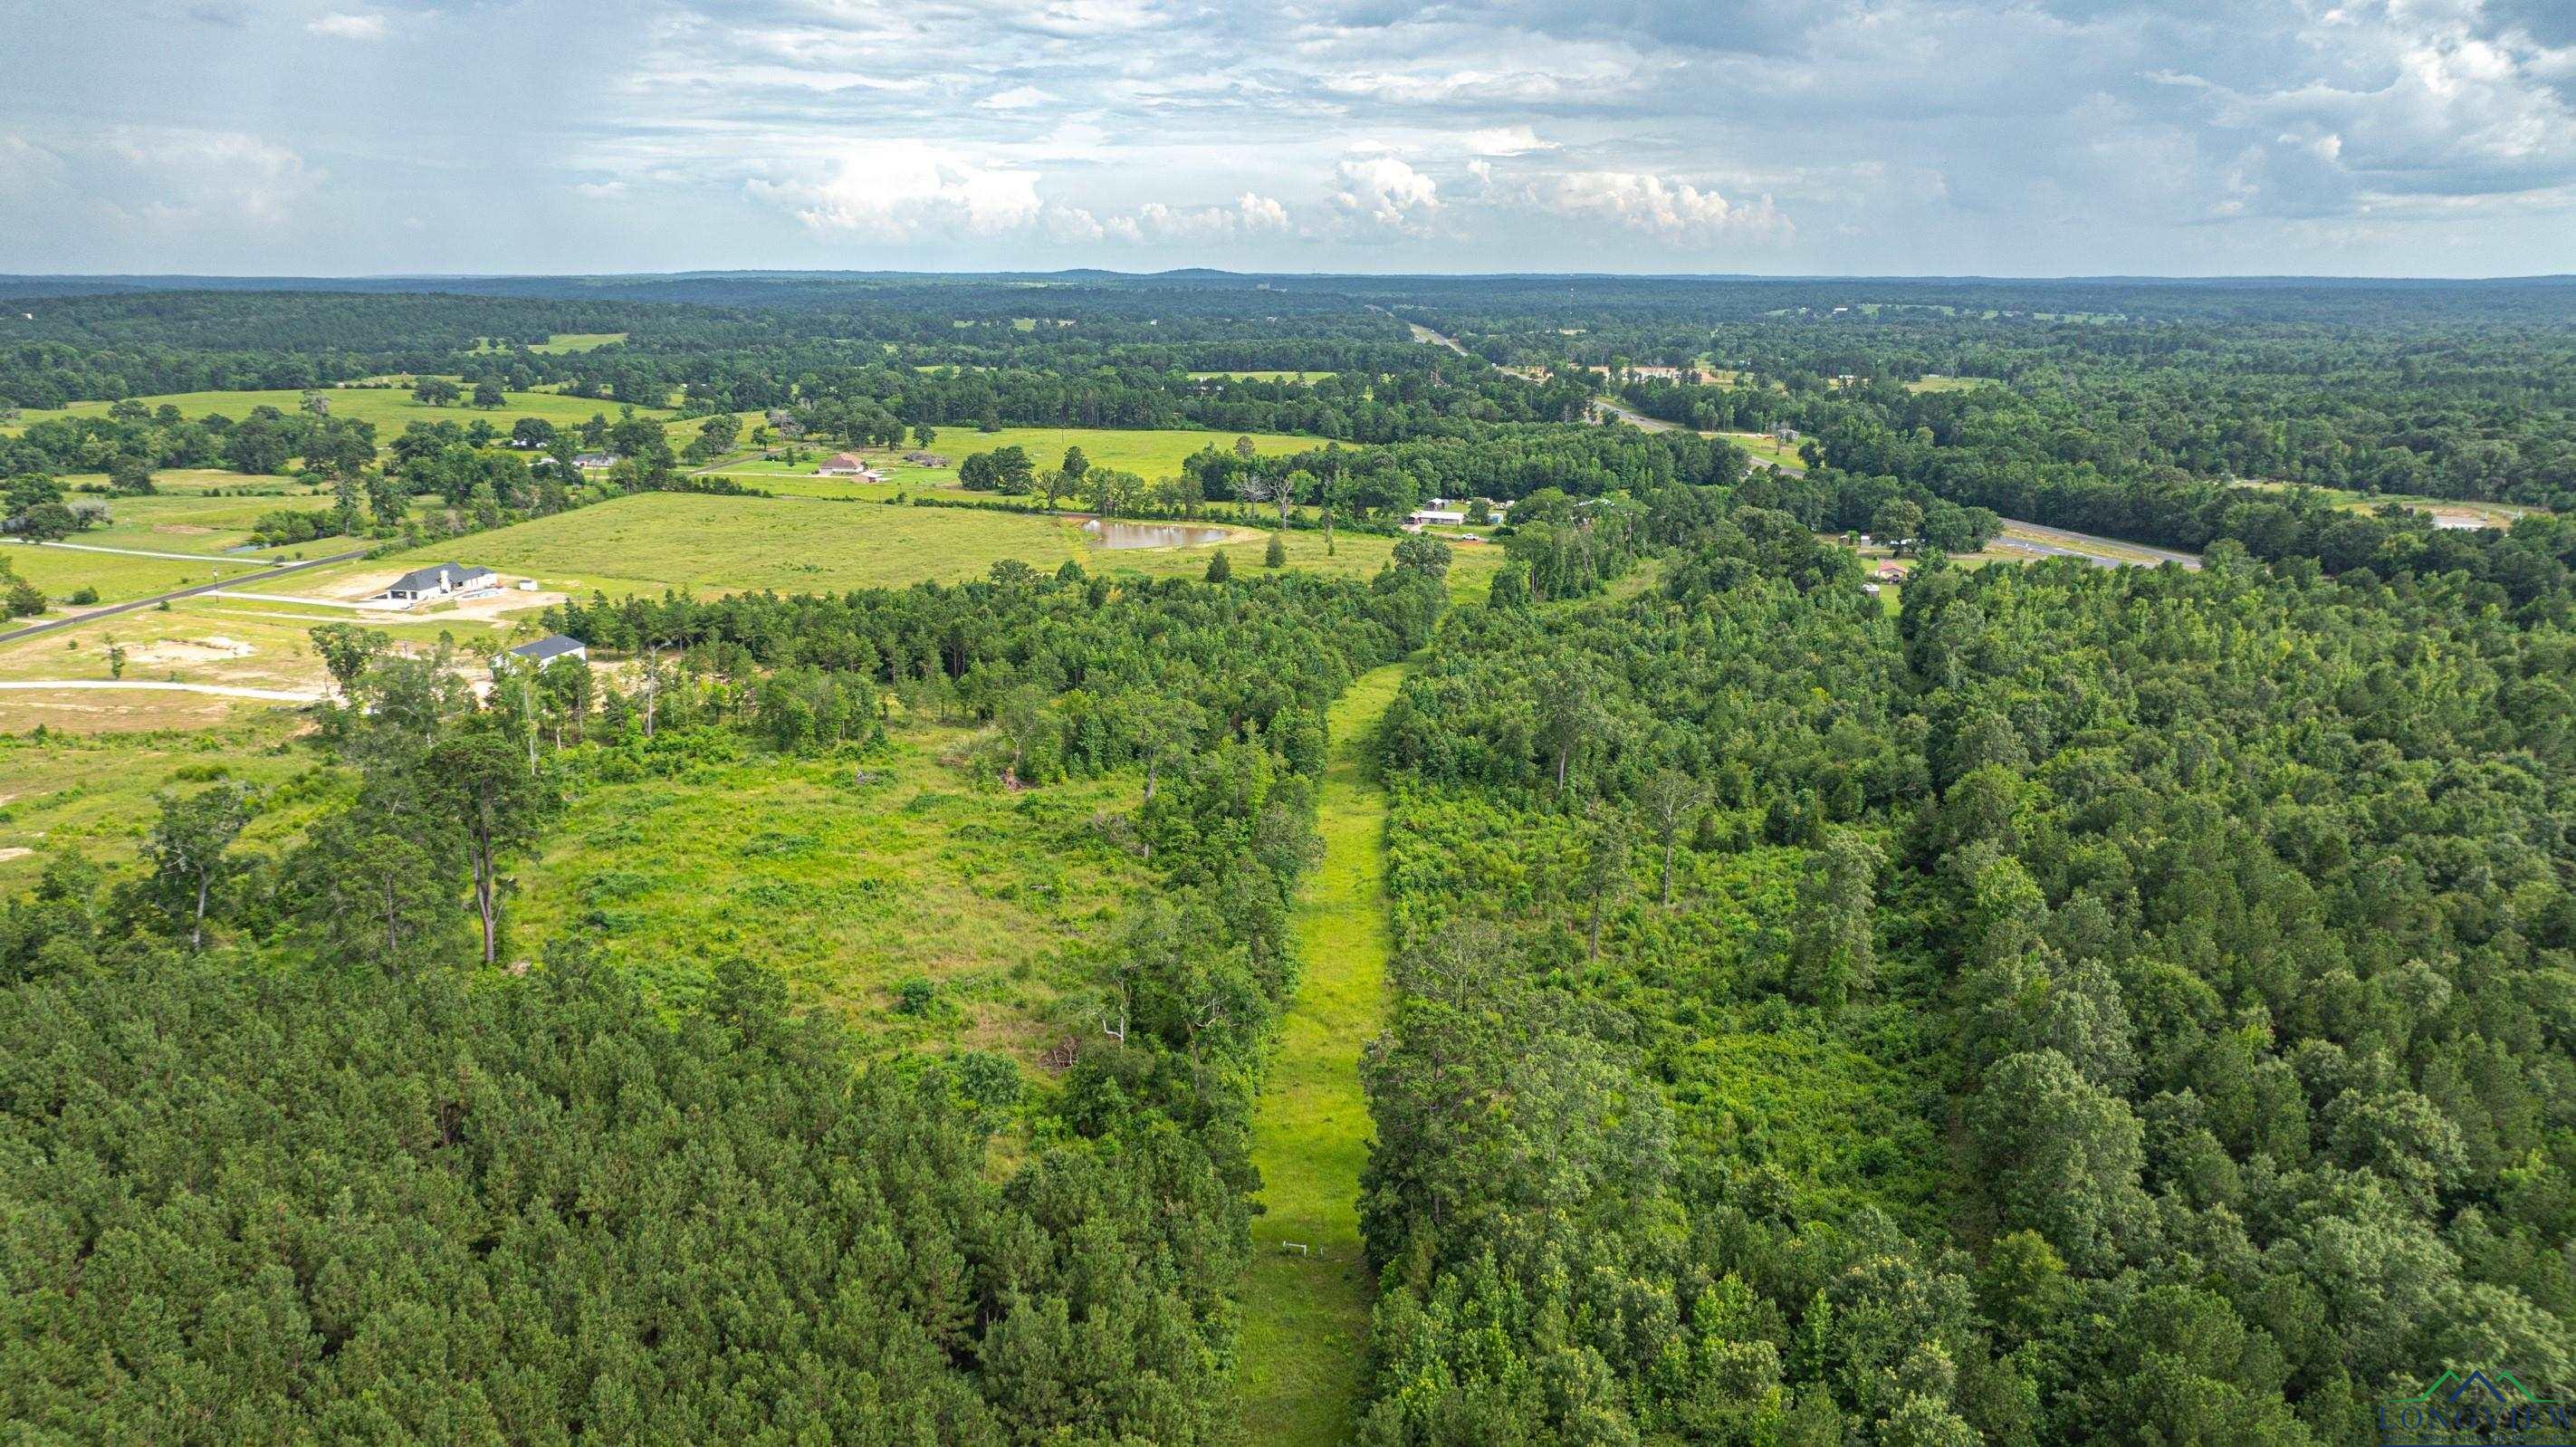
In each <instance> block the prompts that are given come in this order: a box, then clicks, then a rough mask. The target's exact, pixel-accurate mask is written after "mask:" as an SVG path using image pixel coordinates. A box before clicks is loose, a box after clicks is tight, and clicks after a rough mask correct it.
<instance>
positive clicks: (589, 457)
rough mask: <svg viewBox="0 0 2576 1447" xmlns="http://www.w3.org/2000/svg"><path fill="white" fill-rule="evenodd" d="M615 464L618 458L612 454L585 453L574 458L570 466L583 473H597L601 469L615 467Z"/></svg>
mask: <svg viewBox="0 0 2576 1447" xmlns="http://www.w3.org/2000/svg"><path fill="white" fill-rule="evenodd" d="M617 462H618V457H617V454H616V453H614V452H585V453H582V454H581V455H579V456H577V457H575V458H574V459H573V460H572V465H573V466H575V467H578V468H580V469H582V470H583V471H584V472H597V471H599V470H600V469H602V468H608V467H615V466H616V465H617Z"/></svg>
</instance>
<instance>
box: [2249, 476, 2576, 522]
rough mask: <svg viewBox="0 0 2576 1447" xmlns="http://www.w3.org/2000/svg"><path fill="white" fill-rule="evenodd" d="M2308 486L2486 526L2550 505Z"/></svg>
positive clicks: (2345, 499) (2363, 506)
mask: <svg viewBox="0 0 2576 1447" xmlns="http://www.w3.org/2000/svg"><path fill="white" fill-rule="evenodd" d="M2237 486H2239V487H2255V488H2261V489H2263V490H2264V491H2266V492H2291V491H2295V490H2297V489H2299V488H2301V487H2303V486H2305V484H2303V483H2295V482H2280V481H2275V480H2268V479H2267V480H2264V481H2259V482H2240V483H2238V484H2237ZM2308 490H2309V491H2311V492H2314V493H2316V494H2317V495H2319V496H2320V497H2322V498H2324V499H2325V500H2326V501H2327V502H2328V503H2329V504H2331V505H2333V506H2335V507H2338V508H2341V509H2343V510H2344V511H2346V512H2376V511H2378V510H2379V509H2380V508H2382V507H2385V506H2388V505H2389V504H2392V503H2393V504H2395V505H2397V506H2398V507H2402V508H2405V509H2406V510H2408V511H2409V512H2420V513H2426V514H2429V515H2431V516H2432V517H2433V518H2435V519H2436V520H2438V521H2447V522H2452V523H2454V524H2460V523H2471V522H2474V523H2476V524H2479V525H2481V526H2485V527H2497V528H2510V527H2512V526H2513V522H2514V519H2516V518H2519V517H2528V516H2531V515H2534V514H2537V515H2539V516H2542V517H2546V516H2548V515H2549V509H2547V508H2545V507H2533V506H2530V505H2529V504H2527V503H2517V502H2476V501H2469V500H2466V499H2461V498H2450V497H2424V496H2422V495H2420V494H2416V493H2395V492H2355V491H2353V490H2352V489H2350V488H2343V487H2316V488H2309V489H2308Z"/></svg>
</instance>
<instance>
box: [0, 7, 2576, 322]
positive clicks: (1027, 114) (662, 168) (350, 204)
mask: <svg viewBox="0 0 2576 1447" xmlns="http://www.w3.org/2000/svg"><path fill="white" fill-rule="evenodd" d="M0 32H5V33H6V34H7V35H8V37H9V46H8V48H9V50H10V51H11V53H12V54H11V61H10V64H9V67H8V69H9V83H8V84H7V85H5V86H0V271H42V272H54V271H82V272H100V271H144V272H170V271H183V272H223V273H268V274H278V273H297V274H333V275H337V274H372V273H388V272H425V271H427V272H563V271H594V272H595V271H619V270H666V269H678V268H718V267H723V268H732V267H848V268H901V269H940V270H969V269H991V268H996V267H1014V268H1017V267H1027V268H1048V269H1052V268H1056V267H1065V266H1108V267H1116V268H1120V269H1127V270H1144V269H1158V268H1162V267H1170V266H1189V265H1213V266H1224V267H1229V268H1235V269H1243V270H1251V269H1266V270H1296V271H1407V270H1421V271H1498V270H1572V269H1580V270H1597V271H1694V272H1773V273H1781V272H1788V273H1907V274H1920V273H1934V274H1957V273H1982V274H1992V275H2064V274H2102V273H2155V274H2212V273H2282V272H2302V273H2355V274H2409V275H2500V274H2514V275H2518V274H2530V273H2537V272H2553V271H2576V0H2340V3H2337V0H2022V3H2001V0H1452V3H1437V0H1433V3H1422V0H685V3H658V0H623V3H618V4H603V3H572V0H515V3H512V0H480V3H478V0H449V3H441V4H434V5H424V4H398V3H368V0H323V3H316V4H294V3H272V0H124V3H112V4H106V5H75V4H71V3H68V0H0Z"/></svg>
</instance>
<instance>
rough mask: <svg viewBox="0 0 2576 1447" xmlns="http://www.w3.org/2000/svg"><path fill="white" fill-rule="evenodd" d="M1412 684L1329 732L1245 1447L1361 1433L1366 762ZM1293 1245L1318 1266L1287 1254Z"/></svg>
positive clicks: (1393, 669) (1368, 894)
mask: <svg viewBox="0 0 2576 1447" xmlns="http://www.w3.org/2000/svg"><path fill="white" fill-rule="evenodd" d="M1403 679H1404V666H1403V665H1402V664H1390V665H1388V666H1386V667H1384V668H1380V669H1375V670H1373V671H1371V672H1369V673H1366V674H1363V675H1361V676H1360V678H1359V679H1358V680H1357V681H1356V682H1354V683H1353V684H1352V685H1351V688H1350V691H1349V692H1348V693H1345V694H1343V695H1342V697H1341V699H1340V701H1339V702H1337V703H1335V704H1334V705H1333V709H1332V713H1331V716H1330V723H1331V729H1332V739H1333V744H1332V748H1333V752H1332V758H1331V760H1330V762H1329V764H1328V765H1327V767H1326V769H1325V771H1324V788H1323V795H1322V798H1321V800H1320V803H1319V806H1318V811H1317V820H1316V823H1317V826H1318V828H1319V829H1320V830H1321V832H1322V834H1323V838H1324V861H1323V864H1322V865H1321V866H1320V867H1318V868H1317V869H1316V871H1315V874H1314V877H1313V878H1311V879H1310V880H1308V881H1307V883H1306V889H1305V893H1304V896H1303V898H1302V899H1301V900H1300V902H1299V904H1298V907H1297V919H1296V929H1297V944H1298V954H1299V957H1300V959H1301V960H1302V961H1303V962H1304V976H1303V978H1302V979H1301V980H1300V982H1299V984H1298V987H1297V997H1296V999H1295V1000H1293V1001H1291V1002H1290V1004H1289V1007H1288V1012H1287V1014H1286V1016H1285V1017H1284V1018H1283V1019H1282V1021H1281V1023H1280V1031H1279V1048H1278V1053H1277V1055H1276V1057H1275V1058H1274V1059H1273V1060H1272V1061H1271V1062H1270V1073H1269V1076H1268V1078H1267V1079H1266V1080H1265V1081H1264V1082H1263V1088H1262V1093H1261V1099H1260V1101H1259V1102H1258V1104H1257V1105H1256V1106H1255V1108H1254V1112H1253V1124H1252V1160H1253V1164H1254V1165H1256V1166H1258V1167H1260V1169H1261V1204H1262V1206H1263V1208H1264V1212H1263V1214H1262V1215H1261V1216H1259V1217H1258V1218H1256V1219H1255V1220H1254V1222H1253V1227H1252V1249H1253V1256H1252V1269H1251V1270H1250V1271H1249V1272H1247V1273H1246V1274H1245V1278H1244V1284H1243V1353H1242V1369H1241V1374H1240V1375H1241V1382H1242V1390H1243V1410H1244V1436H1245V1439H1246V1440H1247V1441H1252V1442H1260V1443H1316V1444H1324V1443H1339V1442H1346V1441H1348V1440H1349V1439H1350V1436H1351V1432H1352V1428H1353V1427H1354V1425H1355V1418H1356V1411H1357V1406H1358V1402H1359V1389H1360V1371H1361V1366H1362V1362H1363V1359H1364V1357H1365V1354H1366V1351H1367V1346H1368V1325H1369V1307H1370V1305H1371V1304H1372V1302H1373V1301H1374V1300H1375V1298H1376V1291H1375V1288H1374V1283H1373V1282H1372V1281H1371V1280H1370V1278H1369V1271H1368V1265H1367V1263H1366V1262H1365V1261H1364V1260H1363V1259H1362V1257H1361V1253H1360V1217H1359V1195H1360V1168H1361V1167H1362V1166H1363V1165H1365V1164H1366V1163H1367V1161H1368V1151H1369V1140H1370V1136H1371V1132H1370V1129H1369V1114H1368V1101H1367V1099H1366V1097H1365V1096H1363V1095H1362V1094H1361V1092H1360V1052H1361V1051H1362V1050H1363V1049H1364V1048H1366V1046H1367V1044H1368V1042H1369V1041H1370V1040H1372V1039H1374V1038H1376V1036H1377V1034H1378V1030H1379V1027H1380V1024H1381V1021H1382V1019H1383V1016H1384V1012H1385V1005H1386V961H1387V949H1388V934H1387V919H1386V856H1385V842H1386V840H1385V836H1386V795H1385V793H1384V792H1383V791H1382V790H1380V789H1379V788H1378V785H1377V781H1376V779H1375V778H1374V777H1373V775H1372V772H1371V765H1370V763H1369V750H1370V740H1371V737H1372V736H1373V735H1374V734H1375V733H1376V731H1377V724H1378V720H1379V719H1380V718H1381V717H1383V716H1384V715H1385V713H1386V710H1387V705H1389V704H1391V703H1393V702H1394V701H1395V694H1396V689H1397V686H1398V685H1399V684H1401V683H1402V682H1403ZM1286 1242H1297V1243H1301V1244H1303V1245H1305V1246H1306V1247H1307V1250H1308V1253H1309V1254H1306V1255H1303V1256H1300V1255H1296V1254H1294V1253H1291V1252H1288V1251H1285V1250H1283V1249H1282V1243H1286Z"/></svg>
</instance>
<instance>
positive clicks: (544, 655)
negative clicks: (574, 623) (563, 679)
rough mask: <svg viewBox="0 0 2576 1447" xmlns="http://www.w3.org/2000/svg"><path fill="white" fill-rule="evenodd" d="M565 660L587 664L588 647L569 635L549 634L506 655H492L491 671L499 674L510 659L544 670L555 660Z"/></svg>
mask: <svg viewBox="0 0 2576 1447" xmlns="http://www.w3.org/2000/svg"><path fill="white" fill-rule="evenodd" d="M565 658H569V659H571V660H572V661H573V662H575V663H586V662H588V661H589V659H590V645H589V644H587V643H584V642H582V641H581V640H580V639H578V638H575V637H572V636H571V635H569V634H564V633H549V634H547V635H546V636H545V637H543V638H540V639H538V640H537V641H536V642H534V643H522V644H520V645H519V646H518V647H516V648H513V649H511V650H510V651H508V652H506V653H496V654H494V655H492V671H493V672H494V673H498V672H500V671H501V670H502V669H504V668H506V667H508V666H509V665H510V661H511V660H512V659H516V660H518V661H519V662H520V663H522V664H525V665H528V666H529V667H533V668H545V667H547V666H549V665H551V664H553V663H554V662H555V661H556V660H558V659H565Z"/></svg>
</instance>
